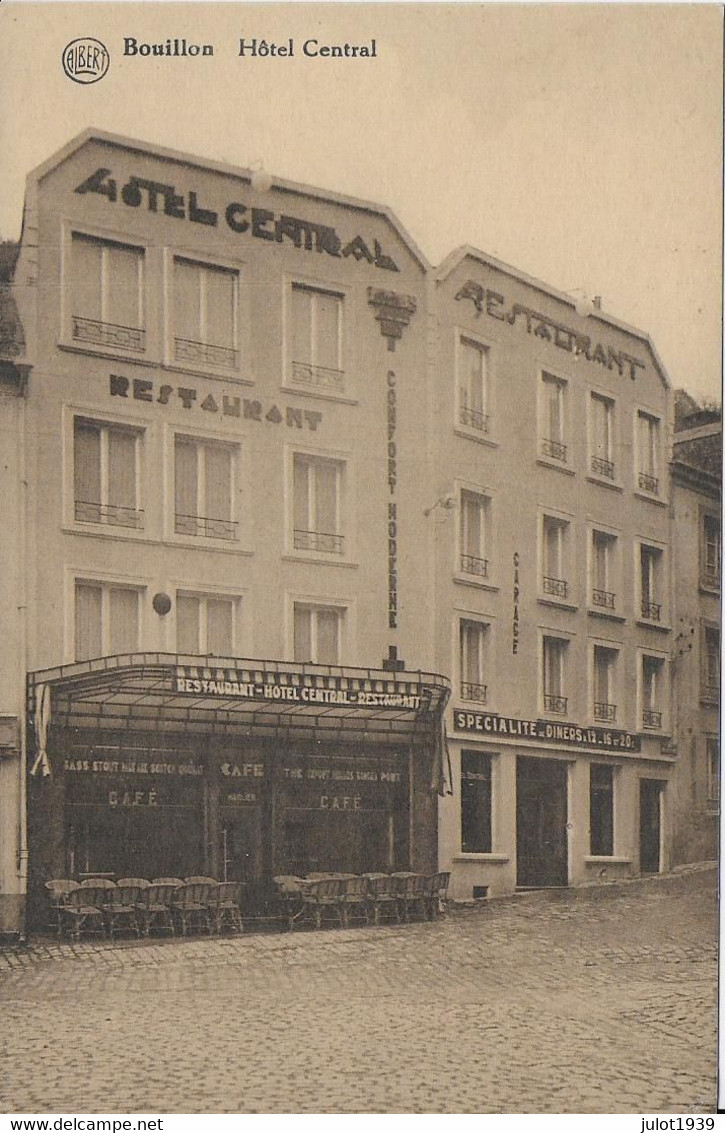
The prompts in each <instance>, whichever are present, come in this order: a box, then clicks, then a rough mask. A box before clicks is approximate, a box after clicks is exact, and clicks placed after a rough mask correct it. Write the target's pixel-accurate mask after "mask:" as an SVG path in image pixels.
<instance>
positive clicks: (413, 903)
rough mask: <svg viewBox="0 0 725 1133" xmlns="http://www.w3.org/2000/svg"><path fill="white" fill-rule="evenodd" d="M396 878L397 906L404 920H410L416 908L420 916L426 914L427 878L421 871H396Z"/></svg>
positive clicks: (423, 916)
mask: <svg viewBox="0 0 725 1133" xmlns="http://www.w3.org/2000/svg"><path fill="white" fill-rule="evenodd" d="M393 876H394V877H397V879H398V907H399V908H400V911H401V913H402V916H403V920H404V921H409V920H410V915H411V913H413V912H415V910H416V908H417V909H418V911H419V912H420V915H421V917H422V918H424V919H425V917H426V915H427V907H428V906H427V902H428V894H429V885H428V878H427V877H426V876H425V875H424V874H422V873H396V874H393Z"/></svg>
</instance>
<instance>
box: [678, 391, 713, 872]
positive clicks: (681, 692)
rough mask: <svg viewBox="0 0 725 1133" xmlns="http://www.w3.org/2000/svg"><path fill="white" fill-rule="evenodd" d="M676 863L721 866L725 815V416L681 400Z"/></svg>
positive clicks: (680, 393) (683, 396)
mask: <svg viewBox="0 0 725 1133" xmlns="http://www.w3.org/2000/svg"><path fill="white" fill-rule="evenodd" d="M671 482H672V510H673V515H674V523H673V540H672V546H673V555H674V563H675V573H676V579H677V584H676V585H675V587H674V589H673V623H672V624H673V641H672V669H673V710H674V712H675V717H676V718H675V726H674V733H675V737H676V742H677V754H678V768H677V779H678V792H677V807H676V813H675V815H674V845H673V854H674V860H675V861H676V862H692V861H703V860H706V859H714V858H716V857H717V853H718V817H719V807H720V685H721V682H720V656H721V643H720V620H721V607H720V579H721V559H720V547H721V530H720V516H721V508H722V487H721V486H722V410H720V409H717V410H714V409H703V408H702V407H700V406H698V405H697V404H696V403H695V402H694V401H693V399H692V398H691V397H689V396H688V395H687V394H685V393H684V392H683V391H682V390H678V391H677V392H676V394H675V432H674V444H673V449H672V465H671Z"/></svg>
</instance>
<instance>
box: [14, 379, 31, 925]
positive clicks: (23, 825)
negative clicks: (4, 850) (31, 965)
mask: <svg viewBox="0 0 725 1133" xmlns="http://www.w3.org/2000/svg"><path fill="white" fill-rule="evenodd" d="M18 370H19V372H20V377H21V384H20V389H19V395H20V406H19V413H18V416H19V421H18V482H19V487H20V492H19V501H18V503H19V507H18V543H19V549H20V555H19V560H20V562H19V576H18V621H17V624H18V633H19V639H20V640H19V646H20V648H19V658H18V660H19V668H20V672H19V676H18V699H19V712H18V716H19V720H20V761H19V763H20V766H19V775H20V782H19V815H18V881H19V883H20V893H21V896H23V897H25V898H26V900H27V892H28V726H27V715H26V699H27V693H26V680H27V671H28V598H27V561H28V558H27V507H28V473H27V455H26V436H25V434H26V428H27V418H26V397H27V388H28V377H29V370H30V367H23V368H22V369H21V367H18ZM26 917H27V907H26V909H25V910H24V915H23V924H22V926H21V928H20V938H21V940H24V939H25V935H26Z"/></svg>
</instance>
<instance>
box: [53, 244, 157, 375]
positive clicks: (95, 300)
mask: <svg viewBox="0 0 725 1133" xmlns="http://www.w3.org/2000/svg"><path fill="white" fill-rule="evenodd" d="M144 322H145V315H144V249H143V248H138V247H134V246H133V245H130V244H122V243H120V242H118V241H114V240H102V239H98V238H96V237H94V236H88V235H86V234H85V233H82V232H74V233H73V235H72V240H71V288H70V334H71V338H72V339H73V341H74V342H76V343H79V344H81V345H88V346H100V347H103V348H105V349H111V350H116V349H118V350H121V351H122V352H124V353H125V352H128V353H129V354H143V353H144V352H145V350H146V331H145V329H144Z"/></svg>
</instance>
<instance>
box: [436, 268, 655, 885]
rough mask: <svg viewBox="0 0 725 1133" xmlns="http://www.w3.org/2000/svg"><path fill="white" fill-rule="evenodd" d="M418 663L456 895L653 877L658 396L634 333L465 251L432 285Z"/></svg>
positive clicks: (644, 347) (444, 850)
mask: <svg viewBox="0 0 725 1133" xmlns="http://www.w3.org/2000/svg"><path fill="white" fill-rule="evenodd" d="M435 289H436V292H435V293H436V299H435V313H436V320H437V322H436V333H435V342H436V349H437V357H436V362H435V363H434V365H435V366H436V369H437V376H438V381H437V383H436V398H437V400H436V421H437V423H438V427H437V430H436V438H435V439H436V444H437V449H436V454H437V455H436V471H437V476H438V484H437V491H438V494H439V496H442V497H443V496H445V498H446V499H448V498H450V499H451V500H452V501H453V502H454V504H455V506H454V507H452V508H450V509H445V508H439V509H436V510H435V511H434V512H432V513H431V517H430V519H431V522H432V523H433V524H435V525H436V527H437V530H438V538H437V540H436V546H437V554H436V560H435V594H436V653H435V657H434V667H435V668H438V667H440V669H441V671H443V672H450V673H451V675H452V680H453V696H452V700H451V704H450V707H449V710H448V713H447V719H448V725H449V730H450V734H451V745H450V746H451V756H452V764H453V792H452V794H451V795H450V796H449V797H448V798H446V799H444V800H443V801H442V804H441V849H440V852H441V859H442V861H443V862H444V863H445V864H446V866H448V865H449V864H450V866H451V869H452V873H453V877H452V885H453V890H452V891H453V893H454V895H456V896H460V897H471V896H474V897H475V896H479V895H485V894H486V893H501V892H506V891H510V890H512V889H513V888H514V887H516V886H518V887H529V886H534V887H536V886H557V885H567V884H570V883H577V882H583V881H586V880H596V879H597V878H598V877H607V878H612V877H616V876H622V875H628V874H631V873H639V872H642V873H646V872H655V871H658V870H660V869H663V868H666V866H667V864H668V862H669V861H670V854H671V833H670V820H669V817H668V811H669V805H670V802H669V793H670V789H671V781H672V776H673V770H674V759H675V757H674V751H673V749H672V746H671V736H672V717H671V707H670V695H669V665H670V637H671V620H672V611H671V602H670V594H671V585H670V571H671V561H670V520H669V505H670V500H669V488H668V477H667V458H668V451H669V444H670V426H669V389H668V383H667V379H666V377H665V374H664V371H663V369H662V366H661V364H660V362H659V360H658V358H657V355H656V353H655V351H654V348H653V346H652V344H651V343H650V341H649V339H648V338H647V336H646V335H643V334H642V333H641V332H638V331H634V330H631V329H630V328H628V327H626V326H624V325H623V324H621V323H619V322H618V321H617V320H615V319H612V318H610V317H608V316H606V315H603V314H602V312H601V311H600V310H598V309H596V308H594V309H593V310H592V311H591V312H590V313H587V314H584V313H580V312H579V311H578V310H577V308H581V304H579V303H577V304H575V302H574V300H573V299H572V298H571V297H569V296H566V295H563V294H561V293H558V292H556V291H554V290H552V289H551V288H549V287H547V286H545V285H544V284H542V283H540V282H538V281H536V280H533V279H529V278H527V277H526V276H524V275H522V274H521V273H520V272H518V271H515V270H514V269H512V268H510V267H507V266H506V265H504V264H501V263H498V262H497V261H496V260H493V259H491V257H489V256H486V255H484V254H482V253H480V252H478V251H475V250H474V249H468V248H464V249H461V250H459V251H458V252H456V253H454V254H453V255H452V256H451V257H449V258H448V260H447V261H446V262H445V263H444V264H443V265H442V266H441V268H440V269H439V270H438V271H437V272H436V276H435Z"/></svg>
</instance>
